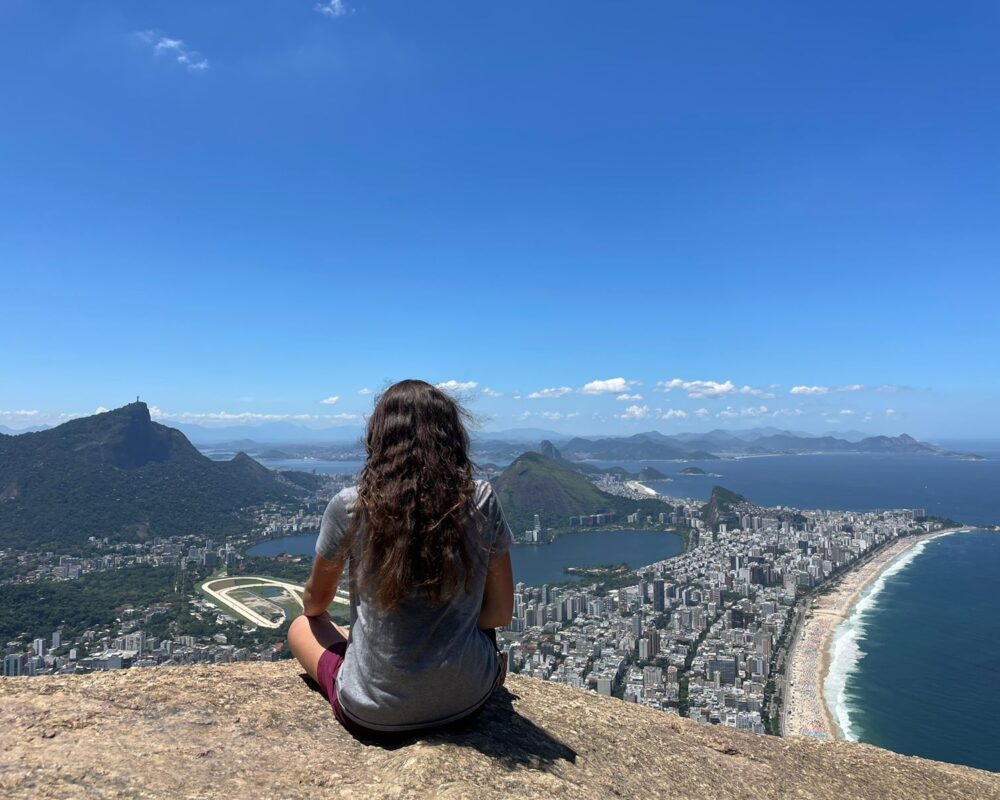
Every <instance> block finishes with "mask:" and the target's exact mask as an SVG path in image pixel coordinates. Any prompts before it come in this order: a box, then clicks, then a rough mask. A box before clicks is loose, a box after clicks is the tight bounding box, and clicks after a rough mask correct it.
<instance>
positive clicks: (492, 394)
mask: <svg viewBox="0 0 1000 800" xmlns="http://www.w3.org/2000/svg"><path fill="white" fill-rule="evenodd" d="M483 394H484V395H486V396H487V397H503V392H498V391H496V390H495V389H491V388H490V387H489V386H486V387H484V388H483Z"/></svg>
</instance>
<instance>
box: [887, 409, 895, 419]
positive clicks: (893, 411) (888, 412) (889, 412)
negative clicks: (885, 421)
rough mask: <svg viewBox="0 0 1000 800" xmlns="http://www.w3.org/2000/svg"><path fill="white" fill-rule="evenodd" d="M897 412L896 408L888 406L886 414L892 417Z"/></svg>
mask: <svg viewBox="0 0 1000 800" xmlns="http://www.w3.org/2000/svg"><path fill="white" fill-rule="evenodd" d="M895 413H896V409H894V408H887V409H886V410H885V415H886V416H887V417H891V416H893V415H894V414H895Z"/></svg>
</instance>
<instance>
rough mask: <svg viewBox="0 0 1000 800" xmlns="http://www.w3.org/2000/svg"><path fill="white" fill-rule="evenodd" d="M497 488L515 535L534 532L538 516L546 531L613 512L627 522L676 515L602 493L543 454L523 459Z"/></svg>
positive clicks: (655, 504) (657, 505)
mask: <svg viewBox="0 0 1000 800" xmlns="http://www.w3.org/2000/svg"><path fill="white" fill-rule="evenodd" d="M493 487H494V488H495V489H496V491H497V493H498V494H499V496H500V503H501V505H502V506H503V510H504V514H505V515H506V517H507V521H508V522H509V523H510V526H511V528H512V529H513V530H514V531H515V532H520V531H523V530H527V529H528V528H531V527H532V525H533V523H534V515H535V514H538V515H539V517H540V519H541V523H542V525H543V526H544V527H565V526H567V525H568V523H569V517H571V516H580V515H582V514H600V513H607V512H609V511H613V512H614V513H615V514H616V515H617V516H618V521H619V522H624V519H625V516H626V515H628V514H631V513H632V512H634V511H639V512H640V513H641V514H642V515H643V516H645V515H648V514H652V515H653V516H654V517H655V516H656V515H657V514H660V513H661V512H667V513H670V512H672V511H673V508H672V506H670V505H669V504H667V503H664V502H662V501H660V500H631V499H629V498H626V497H618V496H617V495H612V494H608V493H607V492H602V491H601V490H600V489H598V488H597V487H596V486H594V485H593V484H592V483H590V481H588V480H587V479H586V478H584V477H583V476H582V475H580V474H579V473H578V472H576V471H575V470H573V469H571V468H570V467H567V466H564V465H563V464H562V463H560V462H559V461H555V460H553V459H551V458H546V457H545V456H543V455H541V454H540V453H524V454H522V455H521V456H519V457H518V458H517V459H516V460H515V461H514V462H513V463H512V464H511V465H510V466H509V467H507V469H505V470H504V471H503V474H502V475H500V477H499V478H497V479H495V480H494V481H493Z"/></svg>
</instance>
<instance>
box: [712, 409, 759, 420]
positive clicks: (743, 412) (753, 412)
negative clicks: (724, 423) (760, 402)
mask: <svg viewBox="0 0 1000 800" xmlns="http://www.w3.org/2000/svg"><path fill="white" fill-rule="evenodd" d="M765 414H767V406H751V407H750V408H741V409H739V410H736V409H735V408H733V407H732V406H726V408H724V409H723V410H722V411H720V412H719V413H718V414H716V416H718V417H722V418H723V419H735V418H736V417H762V416H764V415H765Z"/></svg>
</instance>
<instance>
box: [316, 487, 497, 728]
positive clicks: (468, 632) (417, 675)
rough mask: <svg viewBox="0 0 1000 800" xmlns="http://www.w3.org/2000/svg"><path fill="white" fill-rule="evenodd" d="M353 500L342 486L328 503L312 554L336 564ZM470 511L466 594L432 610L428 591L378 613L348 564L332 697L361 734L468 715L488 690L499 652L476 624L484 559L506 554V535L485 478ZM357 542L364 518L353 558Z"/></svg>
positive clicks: (351, 489)
mask: <svg viewBox="0 0 1000 800" xmlns="http://www.w3.org/2000/svg"><path fill="white" fill-rule="evenodd" d="M357 497H358V493H357V489H356V487H353V486H352V487H348V488H347V489H343V490H342V491H341V492H340V493H338V494H337V495H336V496H335V497H334V498H333V499H332V500H331V501H330V503H329V505H327V507H326V512H325V513H324V514H323V523H322V526H321V527H320V534H319V539H318V540H317V542H316V552H317V553H318V554H319V555H320V556H322V557H323V558H327V559H330V560H336V559H337V558H338V557H339V556H338V554H339V549H340V546H341V544H342V542H343V538H344V535H345V533H346V532H347V530H348V528H349V526H350V524H351V522H352V519H353V514H354V509H355V505H356V503H357ZM469 512H470V513H469V517H468V520H469V521H468V524H467V525H466V531H467V533H468V535H469V538H470V544H471V545H472V547H471V552H472V553H473V564H474V567H473V576H472V580H471V581H470V582H469V586H470V590H471V591H470V592H468V593H466V592H465V591H464V587H463V586H461V585H460V586H459V589H458V592H457V593H456V595H455V596H454V597H453V598H452V599H451V600H450V601H448V602H446V603H444V604H442V605H440V606H436V607H435V606H434V605H433V604H432V603H431V602H430V599H429V598H428V597H427V595H426V594H424V593H418V592H414V593H411V594H410V595H408V596H406V597H404V598H403V600H402V602H401V603H400V604H399V606H398V607H397V608H396V609H395V610H394V611H392V612H388V613H387V612H385V611H382V610H381V609H379V608H378V606H377V605H375V602H374V599H373V598H372V597H371V595H370V593H368V592H366V591H365V588H364V576H363V575H359V574H357V573H358V571H359V570H358V569H356V568H354V564H353V563H352V564H350V566H351V570H350V573H351V579H350V584H351V635H350V639H349V640H348V641H349V644H348V648H347V655H346V656H345V658H344V663H343V664H342V665H341V668H340V672H339V673H338V675H337V697H338V699H339V701H340V705H341V708H343V710H344V713H345V714H347V716H348V717H350V718H352V719H354V720H355V721H356V722H358V723H360V724H361V725H364V726H365V727H367V728H371V729H373V730H386V731H390V730H408V729H413V728H421V727H425V726H430V725H436V724H443V723H445V722H449V721H451V720H453V719H458V718H460V717H462V716H464V715H465V714H466V713H468V712H470V711H472V710H473V709H475V708H476V706H478V705H479V704H481V703H482V702H483V701H484V700H485V699H486V697H487V696H488V695H489V693H490V690H491V689H492V686H493V682H494V680H495V679H496V674H497V657H496V652H495V650H494V648H493V644H492V642H491V641H490V640H489V639H488V638H487V637H486V635H485V634H484V633H483V632H482V631H480V630H479V629H478V628H477V627H476V620H477V619H478V618H479V613H480V611H481V610H482V605H483V592H484V589H485V585H486V564H487V561H489V560H492V559H494V558H496V557H497V556H499V555H502V554H503V553H505V552H506V551H507V550H508V549H509V547H510V538H511V537H510V528H509V527H508V525H507V521H506V520H505V519H504V516H503V511H502V510H501V508H500V501H499V499H498V498H497V496H496V493H495V492H494V491H493V487H492V486H491V485H490V484H489V482H487V481H476V487H475V492H474V494H473V496H472V498H471V499H470V502H469ZM364 536H365V523H364V521H362V523H361V527H360V528H359V530H358V534H357V537H356V538H355V541H354V542H353V543H352V548H351V549H352V552H353V553H360V552H361V550H360V549H359V548H360V547H361V544H362V543H363V541H364ZM476 553H481V554H482V557H481V558H477V557H476ZM351 561H352V562H354V559H353V557H352V558H351ZM355 563H356V562H355Z"/></svg>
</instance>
